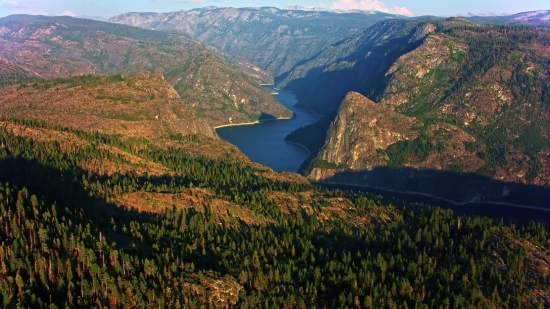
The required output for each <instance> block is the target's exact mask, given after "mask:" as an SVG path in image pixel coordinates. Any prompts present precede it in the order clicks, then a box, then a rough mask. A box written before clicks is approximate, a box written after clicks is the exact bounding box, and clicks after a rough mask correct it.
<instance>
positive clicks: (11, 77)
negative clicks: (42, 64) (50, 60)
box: [0, 72, 37, 88]
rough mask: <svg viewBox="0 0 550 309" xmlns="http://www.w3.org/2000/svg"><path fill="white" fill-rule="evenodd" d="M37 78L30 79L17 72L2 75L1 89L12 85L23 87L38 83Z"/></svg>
mask: <svg viewBox="0 0 550 309" xmlns="http://www.w3.org/2000/svg"><path fill="white" fill-rule="evenodd" d="M36 80H37V78H35V77H28V76H25V75H23V74H19V73H16V72H9V73H5V74H0V88H4V87H7V86H11V85H18V84H19V85H23V84H26V83H28V82H32V81H36Z"/></svg>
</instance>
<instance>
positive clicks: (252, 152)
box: [216, 86, 321, 172]
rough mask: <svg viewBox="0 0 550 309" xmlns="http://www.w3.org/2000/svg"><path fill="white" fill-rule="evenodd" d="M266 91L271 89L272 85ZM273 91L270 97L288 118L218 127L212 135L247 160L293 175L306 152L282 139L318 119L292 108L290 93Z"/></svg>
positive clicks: (292, 95) (315, 116)
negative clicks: (290, 115) (283, 109)
mask: <svg viewBox="0 0 550 309" xmlns="http://www.w3.org/2000/svg"><path fill="white" fill-rule="evenodd" d="M266 88H269V89H272V90H273V86H271V87H266ZM274 91H276V92H278V94H275V95H274V97H275V98H276V99H277V100H278V101H279V102H281V104H283V105H284V106H285V107H287V108H288V109H290V110H292V111H293V112H294V117H293V118H292V119H285V120H272V121H265V122H261V123H257V124H250V125H238V126H228V127H221V128H218V129H216V132H217V133H218V135H219V136H220V137H221V138H222V139H224V140H226V141H228V142H230V143H231V144H233V145H235V146H237V147H239V149H240V150H241V151H242V152H243V153H244V154H245V155H247V156H248V157H249V158H250V160H252V161H254V162H257V163H260V164H263V165H266V166H269V167H271V168H272V169H273V170H275V171H277V172H282V171H287V172H296V171H298V168H299V167H300V165H301V164H302V162H304V161H305V160H306V159H307V158H308V157H309V152H308V151H307V150H306V149H305V148H303V147H300V146H298V145H294V144H290V143H287V142H285V137H286V136H287V135H288V134H289V133H290V132H292V131H294V130H296V129H298V128H300V127H304V126H307V125H310V124H312V123H314V122H317V121H318V120H319V119H321V116H318V115H316V114H314V113H311V112H308V111H304V110H299V109H294V104H296V102H298V101H297V100H296V97H295V96H294V94H293V93H291V92H288V91H284V90H274Z"/></svg>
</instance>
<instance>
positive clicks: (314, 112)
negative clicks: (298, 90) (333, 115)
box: [292, 102, 327, 120]
mask: <svg viewBox="0 0 550 309" xmlns="http://www.w3.org/2000/svg"><path fill="white" fill-rule="evenodd" d="M296 104H298V102H296ZM296 104H294V105H292V108H293V109H297V110H300V111H304V112H308V113H312V114H314V115H317V116H319V117H321V118H325V117H327V115H322V114H319V113H317V112H316V111H312V110H310V109H305V108H301V107H296ZM319 120H321V119H319Z"/></svg>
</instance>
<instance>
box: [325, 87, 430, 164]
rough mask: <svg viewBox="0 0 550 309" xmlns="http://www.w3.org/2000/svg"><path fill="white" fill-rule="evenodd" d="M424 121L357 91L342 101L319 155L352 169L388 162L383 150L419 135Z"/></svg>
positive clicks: (328, 160)
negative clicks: (380, 103)
mask: <svg viewBox="0 0 550 309" xmlns="http://www.w3.org/2000/svg"><path fill="white" fill-rule="evenodd" d="M421 126H422V123H420V122H418V121H416V120H415V119H414V118H411V117H407V116H404V115H401V114H398V113H396V112H394V111H392V110H390V109H388V108H386V107H385V106H382V105H379V104H376V103H374V102H373V101H371V100H370V99H368V98H366V97H364V96H362V95H361V94H359V93H356V92H350V93H349V94H348V95H347V96H346V98H345V99H344V100H343V101H342V104H341V105H340V109H339V110H338V115H337V116H336V119H335V120H334V122H333V123H332V125H331V127H330V130H329V133H328V136H327V140H326V143H325V146H324V147H323V148H322V149H321V150H320V152H319V158H321V159H323V160H325V161H327V162H332V163H335V164H337V165H343V166H346V167H347V168H350V169H353V170H362V169H372V168H373V167H375V166H380V165H386V160H387V156H386V154H385V153H384V152H383V150H385V149H386V148H387V147H388V146H389V145H391V144H394V143H396V142H398V141H403V140H413V139H415V138H416V137H418V134H419V131H418V129H419V127H421Z"/></svg>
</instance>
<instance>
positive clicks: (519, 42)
mask: <svg viewBox="0 0 550 309" xmlns="http://www.w3.org/2000/svg"><path fill="white" fill-rule="evenodd" d="M371 31H374V30H371ZM405 38H407V40H408V41H407V42H413V41H415V40H416V42H417V43H418V42H419V43H420V44H414V45H412V46H413V48H411V49H410V50H409V51H406V52H403V53H401V54H400V55H399V56H397V57H395V60H394V61H393V63H392V64H391V65H389V66H387V70H386V71H385V72H384V73H383V75H382V76H383V78H381V79H380V80H379V81H378V84H370V85H367V87H365V88H366V89H365V88H364V89H363V92H362V94H363V95H365V94H368V95H369V97H370V98H374V99H375V100H376V101H377V102H376V103H375V102H374V101H373V100H371V99H368V98H366V97H364V96H363V95H361V94H359V93H356V92H350V93H348V94H347V96H346V97H345V98H344V99H343V100H342V103H341V105H340V108H339V109H338V112H337V114H336V116H335V120H334V122H333V123H332V126H331V128H330V130H329V132H328V134H327V138H326V141H325V145H324V146H323V147H322V148H321V150H320V151H319V154H318V155H317V157H316V158H315V159H312V160H311V164H310V168H309V169H305V170H306V173H307V174H308V177H309V178H310V179H311V180H313V181H327V182H340V183H347V184H355V185H367V186H376V187H381V188H385V189H391V190H398V191H407V192H417V193H423V194H430V195H435V196H439V197H445V198H448V199H451V200H454V201H459V202H471V201H483V200H491V201H505V202H513V203H514V202H518V203H525V204H530V205H537V206H540V205H543V204H545V203H547V201H548V198H550V190H549V188H550V182H549V180H548V179H549V175H550V173H549V168H548V165H547V162H548V153H550V126H548V123H549V121H550V84H548V77H549V76H548V72H550V67H549V66H548V63H550V62H549V61H548V59H550V35H549V33H548V32H546V31H544V30H537V29H528V28H506V27H502V28H494V27H491V26H483V27H481V26H477V25H473V24H471V23H469V22H467V21H466V20H464V19H457V18H451V19H448V20H445V21H442V22H434V23H432V22H430V23H424V24H420V25H418V26H417V27H414V28H413V30H412V31H411V32H410V34H409V35H408V36H401V40H403V39H405ZM535 38H536V39H535ZM502 42H504V43H502ZM405 50H406V48H404V49H402V50H401V51H405ZM391 52H392V51H391V49H388V51H387V53H388V54H391ZM350 53H351V54H353V53H354V52H353V51H350V52H348V54H350ZM356 53H359V54H361V53H363V51H362V50H360V48H359V47H358V49H357V50H356ZM370 56H371V55H369V54H368V53H367V57H366V59H368V58H369V57H370ZM364 61H366V62H369V61H368V60H364ZM337 63H338V62H337V61H336V62H329V63H327V64H326V65H325V66H326V67H327V68H332V67H335V65H336V64H337ZM307 65H309V64H307V63H306V64H304V66H307ZM361 66H366V65H361V64H359V62H358V63H357V64H350V67H349V68H346V70H345V71H342V72H344V73H345V74H340V75H339V78H340V79H342V80H345V78H346V76H347V78H348V80H354V79H356V78H357V79H361V76H362V75H361V74H363V73H362V72H361V73H359V74H357V73H358V71H357V70H356V69H357V67H361ZM371 67H372V66H371ZM324 74H334V73H333V72H328V71H327V73H321V74H320V75H319V78H318V80H323V78H324V77H323V75H324ZM342 83H343V82H342ZM353 83H354V81H352V82H350V84H353ZM317 90H318V91H319V92H320V93H319V95H323V93H324V92H323V91H321V90H320V89H318V88H317ZM327 104H330V103H327ZM296 136H299V134H296ZM298 142H299V141H298Z"/></svg>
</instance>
